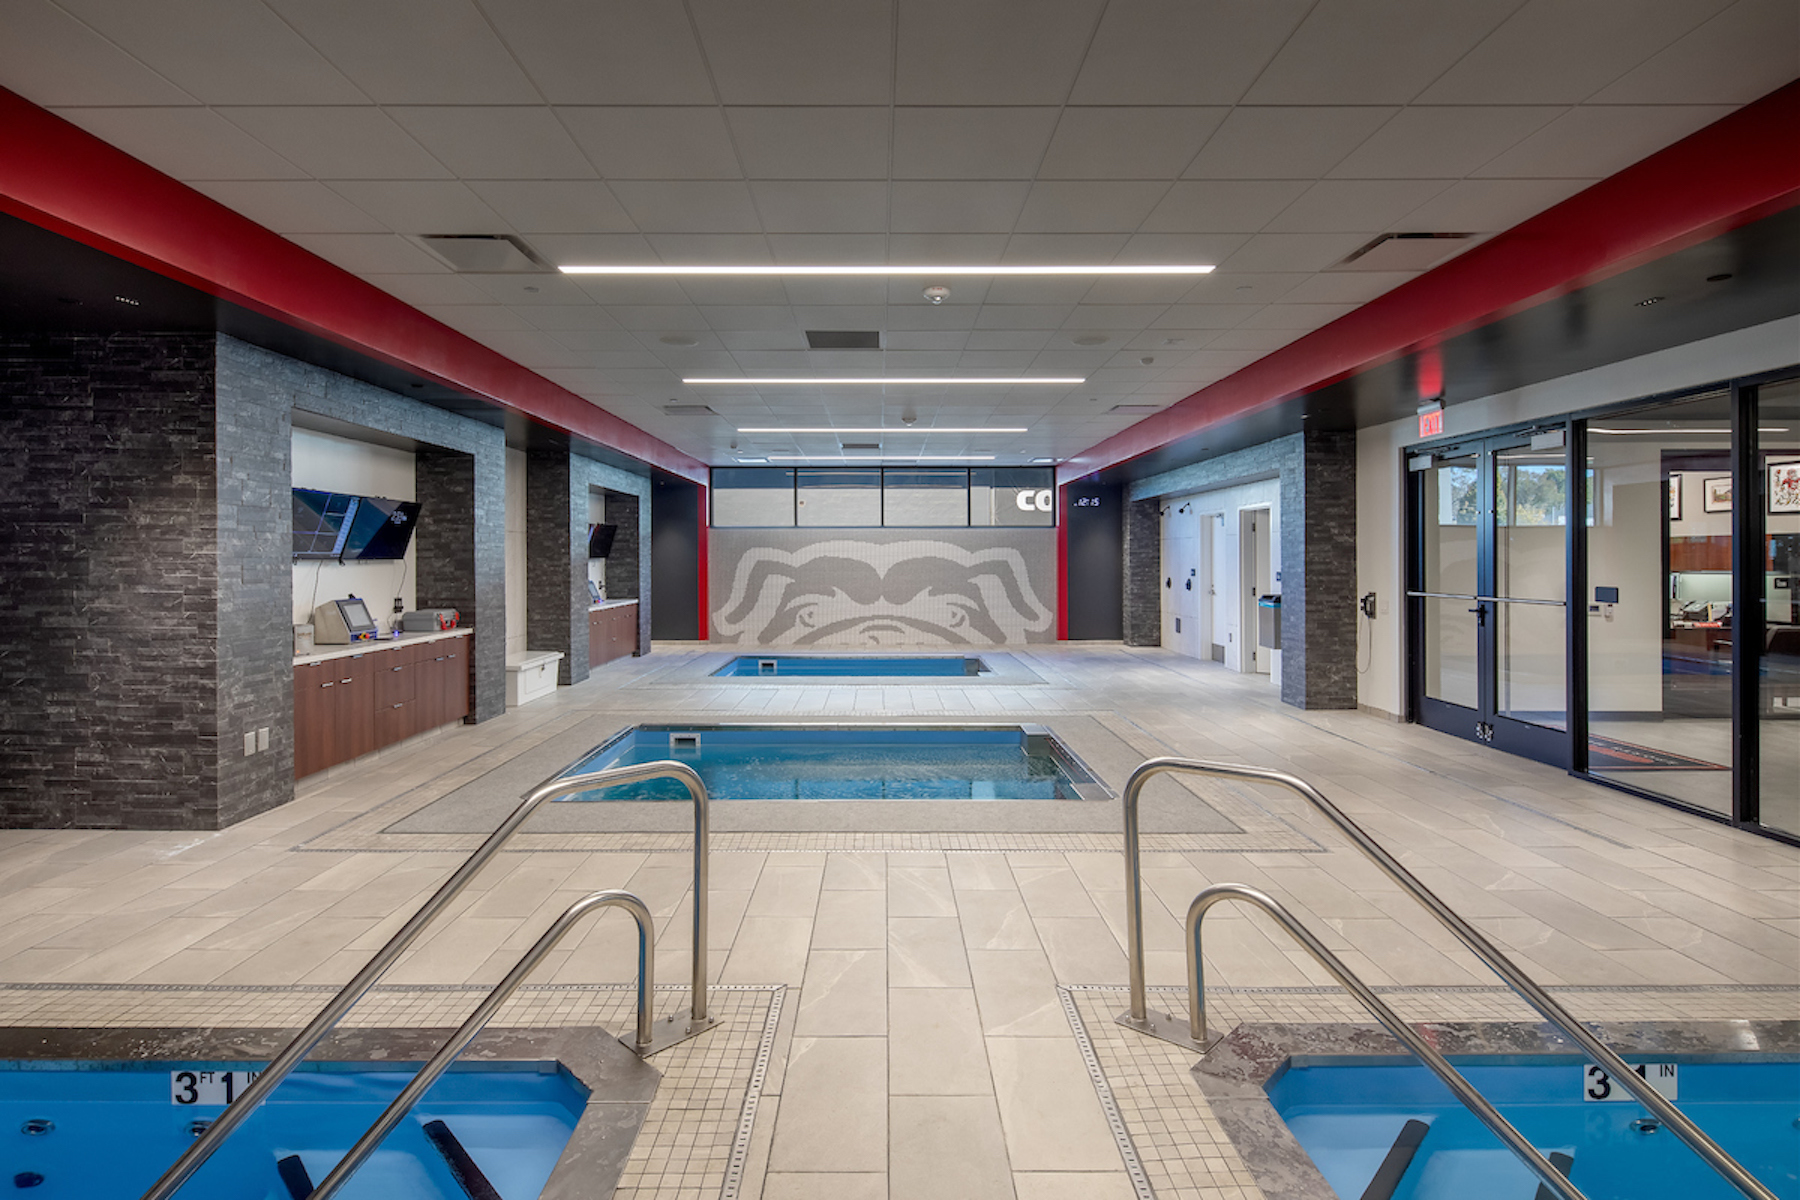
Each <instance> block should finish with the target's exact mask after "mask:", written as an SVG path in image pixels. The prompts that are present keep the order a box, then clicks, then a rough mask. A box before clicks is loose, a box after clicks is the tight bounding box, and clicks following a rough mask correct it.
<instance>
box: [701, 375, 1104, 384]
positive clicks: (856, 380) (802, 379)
mask: <svg viewBox="0 0 1800 1200" xmlns="http://www.w3.org/2000/svg"><path fill="white" fill-rule="evenodd" d="M681 382H683V383H694V384H701V383H708V384H734V383H741V384H759V385H760V384H782V385H787V384H824V385H827V386H837V385H843V384H865V383H880V384H889V383H895V384H903V383H904V384H912V383H920V384H928V385H929V384H951V383H956V384H960V383H984V384H1003V385H1007V386H1013V387H1017V386H1021V385H1029V384H1038V383H1046V384H1075V383H1086V382H1087V380H1086V379H1077V378H1073V377H1066V378H1065V377H1051V376H1046V375H1038V376H1033V377H1031V378H1025V377H1023V376H1018V377H1013V378H1007V379H995V378H992V377H986V376H983V377H976V376H967V375H936V376H930V377H926V378H918V377H910V376H909V377H906V378H898V377H893V378H890V377H888V376H884V375H852V376H844V377H840V378H836V379H821V378H819V377H818V376H815V375H808V376H793V377H791V378H790V377H785V376H777V377H766V378H758V379H712V378H705V379H683V380H682V381H681Z"/></svg>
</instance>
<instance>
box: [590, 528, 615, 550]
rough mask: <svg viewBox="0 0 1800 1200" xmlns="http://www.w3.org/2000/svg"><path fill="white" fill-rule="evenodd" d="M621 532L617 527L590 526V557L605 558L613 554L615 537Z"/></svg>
mask: <svg viewBox="0 0 1800 1200" xmlns="http://www.w3.org/2000/svg"><path fill="white" fill-rule="evenodd" d="M618 532H619V527H618V526H617V525H589V526H588V557H589V558H605V557H606V556H607V555H609V554H611V553H612V544H613V535H614V534H616V533H618Z"/></svg>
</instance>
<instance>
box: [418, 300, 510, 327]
mask: <svg viewBox="0 0 1800 1200" xmlns="http://www.w3.org/2000/svg"><path fill="white" fill-rule="evenodd" d="M418 308H419V311H421V312H423V313H424V314H425V315H426V316H428V317H431V318H433V319H435V320H438V321H442V322H443V323H444V324H446V325H448V326H450V328H452V329H455V330H458V331H460V332H462V333H487V332H489V331H492V330H519V329H530V328H531V323H530V322H529V321H527V320H525V318H524V317H521V316H520V315H519V314H518V312H517V311H516V310H514V309H511V308H507V307H506V306H505V305H501V304H421V305H419V306H418Z"/></svg>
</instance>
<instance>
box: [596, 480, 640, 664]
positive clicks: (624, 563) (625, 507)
mask: <svg viewBox="0 0 1800 1200" xmlns="http://www.w3.org/2000/svg"><path fill="white" fill-rule="evenodd" d="M647 516H648V513H647V511H646V509H645V508H644V504H643V501H642V500H640V499H639V498H638V497H636V496H633V495H630V494H628V493H625V492H615V491H612V490H610V489H609V490H608V491H607V493H606V521H607V524H609V525H617V526H618V527H619V531H618V532H617V533H615V534H614V535H613V544H612V552H611V553H609V554H608V555H607V556H606V598H607V599H608V600H636V601H637V602H638V645H639V646H640V647H642V648H643V652H644V653H648V652H649V650H650V588H649V586H648V584H649V580H648V576H649V572H648V571H647V570H646V569H645V568H646V567H647V566H648V563H647V562H646V561H645V558H644V528H645V525H646V524H647V523H648V522H647V521H646V520H645V518H646V517H647Z"/></svg>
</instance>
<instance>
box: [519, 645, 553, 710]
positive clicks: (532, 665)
mask: <svg viewBox="0 0 1800 1200" xmlns="http://www.w3.org/2000/svg"><path fill="white" fill-rule="evenodd" d="M562 657H563V656H562V651H560V650H527V651H526V652H525V653H523V654H509V655H507V656H506V707H508V708H517V707H519V705H521V704H530V703H531V702H532V701H533V700H542V699H543V698H544V697H545V696H548V695H549V694H550V693H551V692H554V691H555V690H556V664H557V663H558V662H561V661H562Z"/></svg>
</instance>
